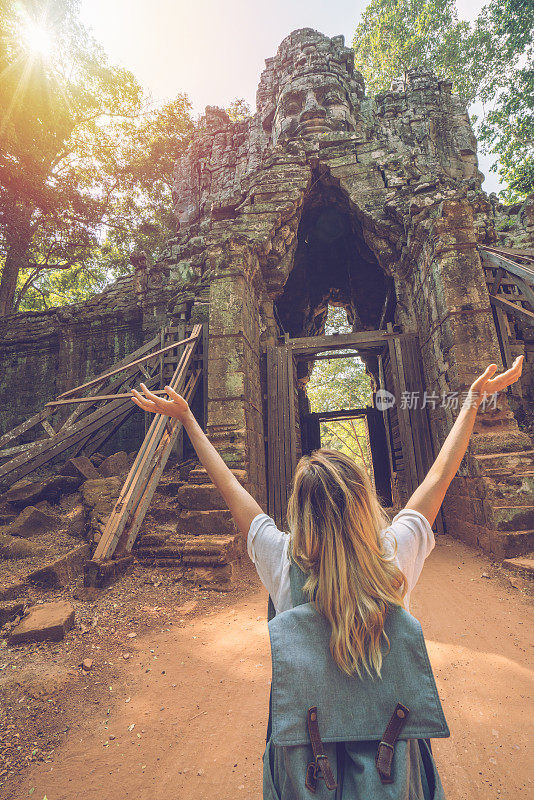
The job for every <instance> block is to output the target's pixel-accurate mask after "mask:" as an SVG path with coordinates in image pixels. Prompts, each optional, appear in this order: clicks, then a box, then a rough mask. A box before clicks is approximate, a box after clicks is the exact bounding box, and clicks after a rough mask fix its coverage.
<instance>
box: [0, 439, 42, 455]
mask: <svg viewBox="0 0 534 800" xmlns="http://www.w3.org/2000/svg"><path fill="white" fill-rule="evenodd" d="M48 441H50V440H49V439H36V440H35V441H34V442H30V443H29V444H35V442H48ZM27 448H28V443H26V444H16V445H15V446H14V447H8V448H7V450H0V458H10V457H11V456H14V455H16V454H17V453H24V451H25V450H27Z"/></svg>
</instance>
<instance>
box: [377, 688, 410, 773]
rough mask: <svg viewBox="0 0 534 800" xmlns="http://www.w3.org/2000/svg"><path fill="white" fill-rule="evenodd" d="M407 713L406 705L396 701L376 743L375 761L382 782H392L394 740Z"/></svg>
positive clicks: (401, 727)
mask: <svg viewBox="0 0 534 800" xmlns="http://www.w3.org/2000/svg"><path fill="white" fill-rule="evenodd" d="M409 713H410V711H409V709H407V708H406V706H403V705H402V703H397V705H396V707H395V711H394V712H393V714H392V715H391V718H390V720H389V722H388V724H387V728H386V730H385V731H384V735H383V736H382V739H381V741H380V743H379V745H378V750H377V751H376V758H375V763H376V768H377V770H378V774H379V776H380V780H381V781H382V783H393V778H392V777H391V767H392V764H393V756H394V754H395V742H396V741H397V739H398V737H399V734H400V732H401V730H402V729H403V727H404V723H405V722H406V720H407V718H408V714H409Z"/></svg>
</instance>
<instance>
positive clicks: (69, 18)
mask: <svg viewBox="0 0 534 800" xmlns="http://www.w3.org/2000/svg"><path fill="white" fill-rule="evenodd" d="M78 11H79V8H78V2H77V0H57V2H55V3H46V2H44V1H43V0H34V2H31V1H30V0H26V2H19V3H15V2H13V0H8V2H7V3H5V4H4V5H3V6H2V12H1V14H2V16H1V20H0V21H1V23H2V28H3V31H4V35H3V36H2V37H1V40H0V41H1V44H0V71H1V73H2V78H3V80H2V82H1V85H0V105H1V106H2V107H3V108H5V109H7V111H6V113H5V115H4V118H3V121H2V124H1V128H0V223H1V225H2V242H1V244H2V250H3V262H4V263H3V270H2V280H1V282H0V315H3V314H7V313H10V311H11V309H12V308H13V304H14V300H15V291H16V287H17V281H18V276H19V273H20V270H21V269H23V270H25V271H26V274H27V275H28V277H27V278H26V285H28V282H30V283H31V282H32V281H33V280H34V279H35V278H36V277H37V276H38V275H39V274H40V273H41V272H43V271H44V270H49V269H54V270H58V269H70V268H71V267H73V266H74V265H76V264H79V263H83V262H85V261H86V260H87V258H88V255H89V254H90V252H91V250H92V248H93V247H94V245H95V244H96V243H97V241H98V229H99V226H100V225H101V222H102V219H103V217H104V216H105V213H106V210H107V208H108V207H109V200H110V197H111V195H112V193H113V191H114V190H115V188H116V184H117V170H116V159H115V153H114V149H113V143H114V142H116V141H117V138H118V136H119V135H120V134H123V133H124V122H125V121H126V120H129V119H134V118H135V117H136V116H137V115H138V114H139V111H140V108H141V102H142V91H141V88H140V86H139V85H138V84H137V82H136V81H135V79H134V78H133V76H132V75H131V73H128V72H127V71H126V70H123V69H119V68H116V67H112V66H110V65H109V64H108V63H107V61H106V58H105V55H104V53H103V51H102V50H101V48H100V47H99V46H98V45H97V43H96V42H95V41H94V40H93V39H92V38H91V37H90V36H89V34H88V33H87V31H86V30H85V29H84V28H83V26H81V24H80V23H79V19H78Z"/></svg>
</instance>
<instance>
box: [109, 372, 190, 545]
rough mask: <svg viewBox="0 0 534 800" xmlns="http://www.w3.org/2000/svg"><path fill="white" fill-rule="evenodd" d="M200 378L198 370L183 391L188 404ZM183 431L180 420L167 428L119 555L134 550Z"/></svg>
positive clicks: (129, 523)
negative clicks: (164, 471)
mask: <svg viewBox="0 0 534 800" xmlns="http://www.w3.org/2000/svg"><path fill="white" fill-rule="evenodd" d="M200 376H201V370H197V371H196V372H195V373H194V374H193V375H192V376H191V378H190V380H189V381H188V385H187V387H186V388H185V389H184V390H183V394H184V397H185V399H186V400H187V402H188V403H190V402H191V401H192V399H193V397H194V395H195V392H196V390H197V388H198V386H199V384H200ZM181 429H182V424H181V423H180V422H178V420H172V421H171V422H170V424H168V425H167V426H166V428H165V431H164V434H163V437H162V440H161V442H160V445H159V447H158V450H157V460H156V463H155V465H154V467H153V470H152V472H151V474H150V478H149V479H148V481H147V483H146V486H145V488H144V490H143V493H142V495H141V497H140V498H139V501H138V504H137V508H136V509H135V511H134V512H133V514H132V516H131V517H130V519H129V522H128V528H127V529H126V530H125V531H124V532H123V534H122V537H121V541H119V545H118V546H119V548H121V551H120V553H119V555H121V554H122V552H126V553H130V552H131V550H132V548H133V545H134V543H135V540H136V538H137V534H138V533H139V529H140V527H141V525H142V524H143V520H144V518H145V514H146V512H147V511H148V507H149V506H150V503H151V501H152V498H153V496H154V492H155V491H156V489H157V486H158V483H159V481H160V478H161V475H162V473H163V470H164V469H165V465H166V463H167V460H168V458H169V456H170V454H171V452H172V449H173V447H174V443H175V442H176V439H177V437H178V434H179V432H180V430H181Z"/></svg>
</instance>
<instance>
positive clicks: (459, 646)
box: [2, 536, 533, 800]
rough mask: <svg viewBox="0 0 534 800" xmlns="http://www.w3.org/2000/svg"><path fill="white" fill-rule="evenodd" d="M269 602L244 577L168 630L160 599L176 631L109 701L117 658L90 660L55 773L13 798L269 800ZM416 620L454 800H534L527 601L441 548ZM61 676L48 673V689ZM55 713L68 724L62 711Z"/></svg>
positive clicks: (133, 643)
mask: <svg viewBox="0 0 534 800" xmlns="http://www.w3.org/2000/svg"><path fill="white" fill-rule="evenodd" d="M483 573H485V574H486V575H489V576H490V577H482V574H483ZM161 588H162V589H164V587H161ZM151 598H152V602H154V592H153V591H152V592H151ZM266 600H267V598H266V593H265V592H264V590H263V589H262V588H261V586H260V585H259V581H258V580H257V578H256V577H255V576H252V575H251V572H250V568H249V567H248V566H247V567H244V568H243V574H242V577H241V581H240V585H239V587H238V588H237V589H236V591H234V592H232V593H230V594H229V595H221V596H218V595H212V596H210V597H209V598H208V597H207V596H206V594H203V595H199V596H198V597H197V598H196V599H195V596H194V595H193V594H191V597H190V599H186V600H185V601H184V600H183V598H182V599H179V598H176V599H175V603H176V604H175V606H174V608H172V607H171V608H167V607H166V608H165V611H166V612H168V611H170V612H171V614H173V616H174V620H175V624H174V625H172V626H171V625H170V624H169V623H168V622H167V621H166V620H168V617H167V616H166V614H165V613H164V611H163V606H165V602H167V603H168V602H169V601H171V604H172V597H167V600H165V592H164V591H162V592H161V600H160V599H158V602H160V603H161V606H162V617H161V620H162V622H161V624H162V625H163V624H165V625H167V626H168V627H164V628H161V627H160V628H159V629H158V630H156V629H155V628H153V629H152V630H150V631H149V632H147V633H144V634H140V635H138V636H137V637H136V638H132V639H129V640H128V645H127V648H128V650H129V652H130V653H131V654H132V655H131V658H129V659H128V660H127V661H125V660H124V659H123V658H121V650H120V647H124V645H123V644H121V646H120V647H119V650H118V653H117V652H115V653H114V655H113V670H114V673H113V687H112V691H111V692H109V687H104V688H105V689H106V690H107V691H108V692H109V694H108V695H107V696H106V695H103V694H102V692H101V693H100V699H98V697H97V699H96V701H95V697H94V696H93V693H94V691H96V689H95V687H93V686H92V685H91V682H94V681H96V676H97V675H98V668H99V659H100V660H102V659H104V657H109V654H105V653H104V652H103V651H104V650H105V648H103V649H102V650H101V651H98V650H92V651H91V652H90V653H87V655H91V657H92V658H93V659H94V661H95V667H94V670H93V671H91V672H89V673H88V674H87V675H86V676H84V678H83V680H84V681H85V685H86V686H87V687H88V688H87V702H86V703H85V706H83V705H82V706H81V707H80V708H79V709H78V711H77V713H76V714H75V715H74V718H73V719H72V720H69V722H70V727H69V730H68V733H66V734H64V735H63V737H62V741H61V742H60V743H59V745H58V746H57V747H56V749H55V750H54V751H53V753H52V754H51V755H49V756H47V760H45V761H39V762H36V763H31V764H30V765H29V767H28V768H27V769H25V770H24V772H23V773H22V775H20V776H18V777H14V778H12V779H11V782H10V784H9V785H8V786H4V790H3V791H4V792H5V793H4V794H3V795H2V797H3V798H5V800H21V798H25V797H33V800H43V797H44V796H45V795H46V797H47V799H48V800H78V798H84V800H170V798H173V799H174V798H180V800H181V798H190V797H191V798H195V799H196V800H208V798H209V800H235V798H244V800H245V799H246V800H256V799H258V800H259V798H260V797H261V756H262V752H263V748H264V744H265V727H266V717H267V704H268V693H269V679H270V656H269V646H268V634H267V627H266V623H265V611H266ZM178 603H180V604H179V605H178ZM411 610H412V613H413V614H414V615H415V616H416V617H417V618H418V619H420V620H421V623H422V625H423V630H424V632H425V636H426V639H427V644H428V648H429V652H430V658H431V661H432V665H433V668H434V672H435V675H436V680H437V684H438V689H439V692H440V696H441V698H442V702H443V707H444V711H445V715H446V717H447V721H448V723H449V727H450V729H451V733H452V735H451V738H450V739H445V740H443V739H442V740H434V741H433V749H434V754H435V757H436V761H437V765H438V769H439V771H440V774H441V776H442V780H443V784H444V787H445V792H446V796H447V798H448V800H489V799H490V798H500V800H517V799H518V798H525V800H526V798H528V797H532V775H531V773H530V769H529V761H531V759H530V758H529V744H531V740H529V735H530V731H529V724H530V719H531V716H532V701H531V694H532V674H533V673H532V671H531V668H532V660H531V646H532V630H533V627H532V606H531V603H530V600H529V597H528V595H526V593H524V592H523V591H521V589H520V588H514V587H513V586H511V585H510V584H509V582H508V580H507V579H506V578H505V577H504V576H503V575H502V574H501V573H499V571H498V570H497V569H495V568H494V567H492V565H491V562H490V561H489V560H488V559H487V557H486V556H485V555H482V554H481V553H479V552H475V551H474V550H471V549H469V548H467V547H465V546H463V545H462V544H460V543H459V542H456V541H455V540H454V539H452V538H450V537H448V536H443V537H440V538H439V541H438V544H437V546H436V549H435V550H434V552H433V553H432V554H431V556H430V557H429V559H428V560H427V563H426V565H425V569H424V571H423V575H422V577H421V580H420V582H419V585H418V586H417V588H416V590H415V591H414V592H413V597H412V609H411ZM58 660H59V661H61V659H58ZM60 667H61V664H59V666H58V665H53V664H51V665H50V670H51V678H50V680H52V677H53V674H54V670H56V671H57V670H58V669H59V668H60ZM108 698H109V699H108ZM111 698H113V699H111ZM56 707H57V711H56V713H59V714H61V708H62V706H61V702H60V700H58V701H57V703H56ZM132 726H135V727H132Z"/></svg>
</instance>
